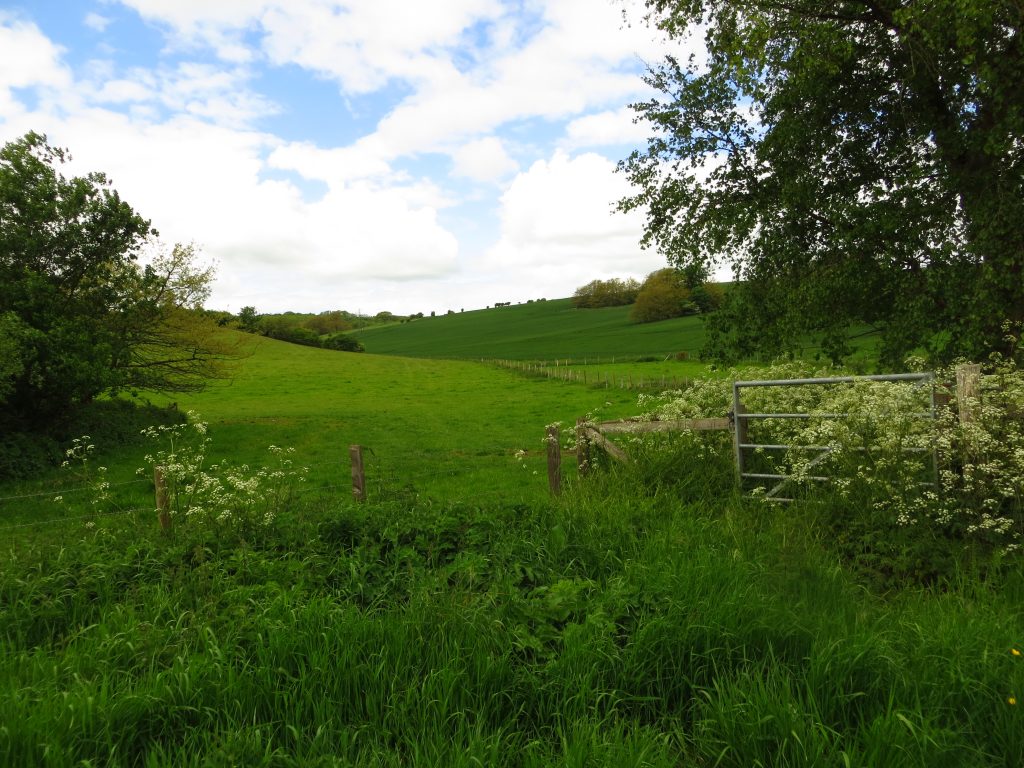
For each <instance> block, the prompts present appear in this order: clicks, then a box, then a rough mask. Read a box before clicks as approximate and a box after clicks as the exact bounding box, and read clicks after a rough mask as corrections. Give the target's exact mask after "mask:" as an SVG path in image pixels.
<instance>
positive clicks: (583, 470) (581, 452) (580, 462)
mask: <svg viewBox="0 0 1024 768" xmlns="http://www.w3.org/2000/svg"><path fill="white" fill-rule="evenodd" d="M587 430H588V427H587V420H586V419H576V466H577V467H578V468H579V472H580V476H581V477H586V476H587V475H589V474H590V436H589V435H588V434H587Z"/></svg>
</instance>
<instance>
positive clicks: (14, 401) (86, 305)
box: [0, 133, 230, 431]
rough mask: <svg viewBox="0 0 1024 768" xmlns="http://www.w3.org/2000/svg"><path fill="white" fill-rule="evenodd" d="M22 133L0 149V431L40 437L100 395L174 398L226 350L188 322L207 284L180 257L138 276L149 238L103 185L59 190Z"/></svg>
mask: <svg viewBox="0 0 1024 768" xmlns="http://www.w3.org/2000/svg"><path fill="white" fill-rule="evenodd" d="M67 160H68V156H67V153H66V151H65V150H61V149H58V148H54V147H51V146H49V145H48V144H47V143H46V137H44V136H41V135H39V134H35V133H29V134H27V135H26V136H24V137H23V138H21V139H19V140H17V141H13V142H10V143H8V144H7V145H5V146H4V147H3V148H2V149H0V378H2V379H3V380H2V381H0V404H2V406H3V410H2V411H0V426H2V428H4V429H18V430H33V431H34V430H45V429H49V428H51V427H52V426H54V424H55V423H57V422H59V421H60V420H61V419H63V418H64V417H66V416H68V415H69V414H70V413H71V412H73V411H74V409H75V408H76V407H78V406H80V405H82V404H84V403H87V402H89V401H90V400H92V399H94V398H95V397H96V396H98V395H100V394H102V393H114V392H117V391H120V390H123V389H126V388H129V387H145V388H148V389H155V390H164V391H181V390H183V389H185V390H187V389H194V388H196V387H198V386H201V385H202V384H203V383H204V382H205V381H206V379H207V378H208V377H209V376H215V375H218V374H219V373H221V368H220V363H221V362H222V361H223V360H225V359H226V358H227V357H228V356H229V352H230V350H228V349H226V348H225V346H224V345H223V343H222V342H221V341H220V340H219V339H217V338H216V336H215V334H213V333H212V331H211V328H208V327H207V325H212V323H205V324H204V321H203V320H202V318H201V317H200V316H199V315H198V313H196V312H195V311H194V310H196V309H197V308H198V306H199V304H200V303H201V302H202V300H203V299H204V298H205V297H206V295H207V292H208V287H209V282H210V279H211V276H212V273H211V272H210V271H209V270H203V269H197V268H196V267H195V266H194V258H193V257H194V254H193V252H192V249H191V248H189V247H184V248H183V247H180V246H175V247H174V248H173V249H172V250H171V251H170V252H163V253H160V252H158V253H157V254H156V255H155V257H154V258H153V259H151V260H150V263H149V264H147V265H146V266H140V265H139V263H138V257H139V255H140V254H141V253H142V252H143V250H144V249H145V248H152V247H154V245H153V238H154V237H155V236H156V234H157V233H156V232H155V231H154V230H153V229H152V227H151V226H150V223H149V222H148V221H147V220H146V219H144V218H142V217H141V216H140V215H139V214H137V213H136V212H135V211H134V210H133V209H132V208H131V206H129V205H128V204H127V203H126V202H124V201H123V200H121V198H120V197H119V196H118V194H117V192H115V191H114V190H112V189H111V188H110V184H109V181H108V180H107V179H106V177H105V176H104V175H103V174H99V173H92V174H89V175H87V176H83V177H73V178H70V179H68V178H65V177H64V176H63V175H62V174H61V173H60V172H59V168H60V166H61V165H62V164H64V163H65V162H66V161H67Z"/></svg>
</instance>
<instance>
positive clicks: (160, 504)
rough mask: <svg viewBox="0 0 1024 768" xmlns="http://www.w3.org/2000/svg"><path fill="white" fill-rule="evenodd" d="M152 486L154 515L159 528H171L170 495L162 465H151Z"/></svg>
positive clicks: (168, 529) (167, 529)
mask: <svg viewBox="0 0 1024 768" xmlns="http://www.w3.org/2000/svg"><path fill="white" fill-rule="evenodd" d="M153 486H154V487H155V488H156V516H157V520H159V521H160V530H162V531H164V532H165V533H166V532H169V531H170V530H171V496H170V494H169V493H168V492H167V478H166V477H164V468H163V467H153Z"/></svg>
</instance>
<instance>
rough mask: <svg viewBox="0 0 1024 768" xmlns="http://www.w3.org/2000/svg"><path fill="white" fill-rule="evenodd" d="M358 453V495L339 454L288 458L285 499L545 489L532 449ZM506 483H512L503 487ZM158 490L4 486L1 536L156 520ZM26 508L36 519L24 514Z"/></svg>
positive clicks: (150, 485)
mask: <svg viewBox="0 0 1024 768" xmlns="http://www.w3.org/2000/svg"><path fill="white" fill-rule="evenodd" d="M365 455H366V459H367V460H366V463H365V466H364V468H363V473H364V477H363V478H362V482H363V483H364V485H365V488H366V491H365V495H364V496H363V497H362V498H358V497H357V496H356V494H354V492H353V491H354V482H355V480H354V478H353V476H352V467H351V461H350V459H349V457H348V456H343V455H339V456H338V457H337V458H335V459H331V460H322V459H320V460H318V461H311V462H303V461H301V459H295V458H294V457H293V462H294V465H295V467H296V468H300V467H301V468H302V469H303V470H304V474H305V479H303V480H302V481H301V482H296V484H295V485H294V486H293V487H292V488H291V489H290V493H291V498H292V499H294V500H295V501H296V502H299V503H311V502H313V501H314V500H321V501H330V502H332V503H341V502H344V503H353V502H354V501H357V500H358V501H367V502H371V503H372V502H384V501H408V502H415V503H420V502H424V501H431V502H437V503H446V504H452V503H473V504H479V503H482V502H493V501H496V500H500V501H522V500H526V499H531V498H539V497H543V494H544V491H545V477H544V473H543V471H542V470H543V457H542V456H540V455H539V454H536V455H533V456H529V457H526V458H524V457H523V456H520V457H519V458H517V457H516V451H515V450H513V449H494V450H491V451H482V452H481V451H476V452H474V453H473V455H471V456H467V455H463V454H462V453H461V452H460V451H459V450H458V449H447V450H437V451H423V450H411V451H400V452H395V453H390V454H383V453H380V452H377V451H375V450H373V449H372V448H371V447H368V448H366V449H365ZM534 465H535V466H534ZM325 470H331V471H330V472H326V471H325ZM510 481H511V482H510ZM100 485H102V486H103V489H102V491H103V493H106V494H109V493H110V492H111V491H117V490H119V491H122V492H123V495H122V496H120V497H117V498H115V497H113V496H109V497H105V498H102V499H101V498H100V496H101V489H100ZM510 487H516V488H518V490H517V491H514V492H513V491H510V490H509V488H510ZM90 493H91V494H92V495H93V497H92V498H90V497H89V494H90ZM158 496H159V494H157V492H156V487H155V482H154V478H153V477H152V476H150V477H138V478H135V479H132V480H124V481H118V482H109V483H108V482H105V481H101V480H99V479H97V480H94V481H93V482H88V483H76V484H71V485H65V486H60V485H56V484H54V485H51V486H49V487H45V488H36V489H26V490H25V491H24V492H17V493H10V494H7V495H5V496H0V537H3V536H7V537H8V539H9V540H13V538H14V537H15V536H17V535H18V534H19V533H28V532H31V531H34V530H41V529H51V530H52V529H58V528H63V529H64V534H72V535H78V534H80V533H81V532H82V531H83V528H82V525H79V524H83V525H84V526H85V528H86V530H88V529H90V528H93V527H95V525H94V524H95V523H97V522H99V521H100V520H118V519H124V518H127V517H128V516H130V515H143V514H145V515H147V516H148V517H147V518H146V519H145V520H135V521H134V522H135V523H136V524H138V523H145V524H147V525H156V521H157V519H158V515H157V513H158V511H159V510H158V507H159V506H160V500H159V498H158ZM64 497H71V498H67V499H65V498H64ZM147 502H148V503H147ZM26 505H29V506H26ZM90 507H92V508H90ZM29 515H31V517H33V518H35V519H25V518H26V517H27V516H29ZM19 518H20V519H19Z"/></svg>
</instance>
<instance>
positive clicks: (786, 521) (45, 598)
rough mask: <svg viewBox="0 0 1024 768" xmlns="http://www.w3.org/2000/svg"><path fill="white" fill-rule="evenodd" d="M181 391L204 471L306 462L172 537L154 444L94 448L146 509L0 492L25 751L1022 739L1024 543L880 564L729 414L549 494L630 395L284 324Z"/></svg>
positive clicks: (629, 759) (324, 751)
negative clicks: (744, 454) (916, 563)
mask: <svg viewBox="0 0 1024 768" xmlns="http://www.w3.org/2000/svg"><path fill="white" fill-rule="evenodd" d="M531 308H533V307H532V305H531V306H529V307H527V308H524V309H523V310H521V311H523V312H526V311H527V310H528V309H531ZM509 309H512V310H517V309H519V308H509ZM544 309H551V308H544ZM468 314H469V313H467V315H468ZM513 314H514V313H507V314H503V313H502V312H501V310H499V311H497V312H495V316H497V317H502V316H504V317H511V316H512V315H513ZM443 322H448V323H453V322H454V321H453V320H452V319H451V318H435V319H434V320H433V321H430V320H427V321H424V322H423V323H422V326H424V327H426V328H428V329H429V328H430V327H431V326H433V327H442V328H443V327H444V326H442V325H441V324H442V323H443ZM414 325H415V324H414ZM449 327H455V326H454V325H452V326H449ZM602 354H604V355H609V354H610V353H609V350H603V351H602ZM178 404H179V407H180V408H181V409H183V410H184V409H188V408H195V409H198V410H199V411H201V412H202V413H203V414H204V416H205V417H206V418H207V419H208V420H209V422H210V428H209V436H210V437H211V438H212V440H213V444H212V446H211V447H210V450H209V452H208V453H209V456H210V457H211V459H214V460H216V461H217V464H218V467H219V468H218V469H216V470H214V469H213V468H212V467H210V466H209V465H207V466H208V468H209V471H210V472H223V471H224V470H223V467H224V464H223V462H222V461H221V459H226V460H227V461H228V462H230V463H233V464H237V463H239V462H253V463H255V462H259V461H262V460H263V458H261V457H262V456H265V455H266V454H265V449H266V446H267V445H268V444H269V443H274V444H275V445H280V446H294V447H295V448H296V449H297V450H296V453H295V454H294V458H295V460H296V461H297V462H298V463H300V464H307V465H309V466H310V469H311V471H310V477H309V480H308V482H307V483H304V484H303V486H304V487H303V488H300V489H299V490H298V491H296V494H295V495H294V496H293V495H285V496H282V497H281V498H282V499H283V502H282V504H281V509H280V512H279V514H278V515H277V516H276V517H274V518H273V520H272V521H271V522H269V523H267V524H264V525H258V526H254V527H252V528H238V527H232V526H231V525H230V523H231V521H230V519H229V520H228V521H227V522H221V521H220V518H219V517H216V516H215V514H216V513H217V511H218V509H219V508H217V509H211V510H210V513H211V514H208V515H207V517H206V518H205V520H206V522H205V523H204V522H203V519H204V518H202V517H197V518H190V517H188V516H185V515H182V516H181V517H179V518H177V519H176V520H175V523H174V530H173V532H172V533H170V534H164V533H161V532H160V530H159V529H158V527H157V525H156V523H155V517H154V514H153V491H152V486H151V485H150V484H149V480H148V479H146V478H138V479H132V478H134V472H133V468H134V467H136V466H139V465H140V464H141V463H142V457H141V454H142V452H143V450H144V449H140V448H138V447H137V446H136V447H135V448H134V449H132V451H134V453H132V452H131V451H123V452H114V453H112V454H108V455H105V456H103V457H102V459H103V461H104V462H105V464H106V465H107V466H109V469H110V472H109V478H110V480H112V481H113V482H114V483H115V487H113V488H112V489H111V490H112V491H115V492H116V493H121V492H122V491H123V490H124V489H130V490H133V492H134V491H136V490H137V492H138V493H139V494H141V496H140V497H139V498H132V499H128V498H126V499H124V503H125V505H126V506H131V507H138V511H137V513H135V514H128V513H121V512H118V511H116V510H114V511H111V510H108V509H107V508H106V506H104V505H101V506H96V507H94V508H93V509H92V510H91V512H90V511H89V510H88V508H89V506H90V505H89V500H88V496H89V494H88V493H81V494H76V495H74V498H75V499H80V498H81V497H83V496H84V497H85V498H84V501H83V503H84V505H85V507H86V510H84V511H83V510H78V511H75V510H72V509H70V508H68V513H67V515H66V517H65V519H63V520H59V521H57V524H54V525H44V524H38V525H37V521H39V520H42V521H44V522H45V520H46V518H44V517H43V515H46V516H50V515H56V514H58V513H59V512H60V509H61V508H58V506H57V501H56V499H55V498H54V497H55V496H56V495H57V494H58V493H60V491H59V490H58V489H59V488H61V486H59V485H55V484H50V485H47V486H45V487H44V488H43V489H42V490H43V493H42V495H41V496H40V497H32V498H26V495H27V494H31V493H34V492H35V491H37V490H40V489H30V488H25V489H18V488H2V489H0V517H2V518H3V521H4V530H3V531H2V533H0V539H2V540H4V541H5V547H4V553H3V556H2V559H0V627H2V630H0V685H2V686H3V690H4V691H5V695H4V696H0V765H3V766H7V765H10V766H22V765H25V766H35V765H39V766H54V767H55V768H64V767H65V766H66V767H67V768H71V767H72V766H81V765H109V766H143V765H145V766H152V767H153V768H158V767H159V768H163V767H165V766H166V767H167V768H170V767H171V766H175V768H176V767H177V766H195V767H196V768H198V767H199V766H224V767H225V768H226V767H227V766H235V765H245V766H261V767H265V768H299V767H300V766H323V768H329V767H334V766H338V767H340V766H357V767H363V766H365V767H366V768H370V766H374V767H375V768H376V767H378V766H381V767H383V768H391V767H392V766H393V767H394V768H399V767H400V766H401V767H402V768H404V767H405V766H453V768H470V767H471V766H481V765H486V766H496V767H498V768H503V767H505V766H507V767H508V768H546V767H547V766H616V767H618V766H622V768H641V767H642V766H643V767H648V768H661V767H664V768H669V767H670V766H680V765H717V766H722V768H747V767H748V766H752V765H777V766H812V765H814V766H833V765H849V766H861V767H863V768H883V767H884V768H889V767H891V768H902V767H903V766H1007V767H1009V766H1019V765H1022V764H1024V728H1022V727H1021V725H1022V720H1021V717H1022V708H1021V707H1020V706H1018V705H1017V701H1018V697H1024V658H1022V657H1021V650H1020V649H1021V647H1022V646H1021V642H1022V638H1024V612H1022V610H1021V607H1020V606H1021V604H1022V603H1021V599H1020V598H1021V595H1022V594H1024V586H1022V585H1024V576H1022V575H1021V570H1020V566H1019V565H1017V566H1013V567H1012V568H1008V569H1007V570H1006V571H1004V572H1003V573H1002V575H1001V582H999V583H997V581H996V580H995V579H992V580H990V581H988V580H987V581H985V582H981V581H980V580H979V579H976V578H974V577H973V576H972V575H971V573H970V572H967V571H964V572H962V573H960V574H958V575H957V577H955V578H952V579H951V580H950V581H949V582H948V583H944V584H943V585H941V588H939V587H935V588H928V589H919V588H914V587H912V586H911V587H908V588H906V589H902V590H893V591H891V592H888V593H885V594H881V593H878V592H872V591H870V590H869V589H865V588H864V587H863V586H862V585H861V584H860V583H858V581H857V579H856V576H855V574H854V573H852V572H851V571H850V570H849V569H848V568H847V567H846V566H845V565H844V564H843V563H842V562H841V561H839V560H838V559H837V558H836V557H835V555H834V554H833V553H832V552H831V550H830V546H831V544H832V541H831V538H830V537H829V535H828V528H827V527H826V525H825V523H826V522H827V519H828V515H827V514H822V512H823V510H822V509H821V508H819V507H812V506H809V507H800V506H798V505H794V506H793V507H785V508H781V507H774V508H770V509H768V508H766V507H765V506H764V505H762V504H760V503H757V502H752V501H750V500H749V499H743V498H740V497H739V496H738V494H737V493H736V492H735V480H734V475H733V468H732V459H731V450H730V449H729V443H728V439H729V438H728V435H727V434H723V435H720V437H721V439H722V440H723V441H724V449H723V450H722V451H719V452H718V453H717V454H705V453H704V452H703V451H702V450H699V448H700V446H699V445H695V444H694V443H692V442H691V441H689V440H687V439H678V440H672V439H670V438H666V440H665V441H659V442H654V443H652V444H650V445H649V446H648V447H647V448H646V449H645V448H644V447H643V446H638V445H636V444H633V443H630V445H629V446H628V447H629V449H630V451H631V452H632V453H633V455H634V458H635V459H636V460H635V461H634V462H633V463H632V464H631V465H630V466H628V467H622V468H611V469H608V470H603V471H599V472H595V473H593V475H592V476H591V477H589V478H587V479H586V480H585V481H584V480H583V479H581V478H578V477H577V474H576V470H575V461H574V460H573V458H574V457H571V456H566V460H565V464H564V467H565V471H566V486H565V491H564V492H563V494H562V495H561V496H559V497H552V496H550V495H549V494H548V493H547V489H546V478H545V461H544V446H543V445H542V443H541V439H540V437H541V434H542V430H543V425H544V424H545V423H548V422H550V421H554V420H556V419H559V420H562V421H563V422H569V423H570V424H571V423H572V421H571V420H572V419H573V418H574V417H576V416H579V415H582V414H583V413H585V412H586V411H587V410H589V409H591V408H594V407H598V406H599V407H601V408H602V409H603V410H602V413H603V414H604V415H607V416H609V417H614V416H620V415H625V414H627V413H630V412H634V411H635V410H636V404H635V398H634V396H633V395H632V394H627V393H623V392H617V391H615V390H600V389H594V388H592V387H586V386H583V385H581V384H575V383H567V382H565V383H564V382H560V381H550V380H544V379H537V378H527V377H523V376H520V375H517V374H516V373H514V372H513V371H509V370H505V369H501V368H497V367H494V366H489V365H481V364H479V363H474V362H471V361H440V360H424V359H410V358H402V357H385V356H380V355H373V354H364V355H359V354H348V353H340V352H330V351H326V350H319V349H311V348H306V347H297V346H292V345H288V344H284V343H281V342H276V341H269V340H267V341H264V342H262V343H261V344H260V345H259V346H258V347H257V348H256V350H255V351H254V354H253V355H252V356H251V357H249V358H248V359H246V360H245V361H243V363H242V365H241V367H240V370H239V371H238V374H237V376H236V377H235V379H234V380H233V381H231V382H225V383H220V384H217V385H216V386H214V387H212V388H211V389H210V390H208V391H207V392H204V393H200V394H195V395H188V396H181V397H180V398H179V399H178ZM356 442H358V443H362V444H364V445H366V446H368V448H371V449H372V452H368V463H369V467H368V474H369V475H370V482H371V484H372V486H373V487H372V492H371V493H369V494H368V496H369V498H368V501H367V503H365V504H357V503H355V502H354V501H352V500H351V494H350V490H349V488H350V486H349V478H348V467H347V466H346V458H347V447H348V444H349V443H356ZM688 445H689V446H690V448H689V449H687V446H688ZM669 449H671V450H669ZM687 451H688V452H687ZM716 457H717V458H716ZM98 458H99V457H97V459H98ZM377 481H380V482H379V483H378V482H377ZM131 483H138V485H133V484H131ZM86 491H88V488H87V489H86ZM239 492H241V491H239ZM63 493H64V495H65V496H66V497H67V502H68V503H70V499H71V498H72V494H71V493H70V492H68V491H65V492H63ZM263 502H264V498H263V497H262V496H261V497H260V498H259V499H257V500H256V501H255V502H254V503H256V504H257V505H258V504H262V503H263ZM34 505H39V506H34ZM42 505H45V507H46V508H45V509H44V508H42ZM830 511H831V510H828V512H830ZM26 531H31V535H29V534H28V533H26Z"/></svg>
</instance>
